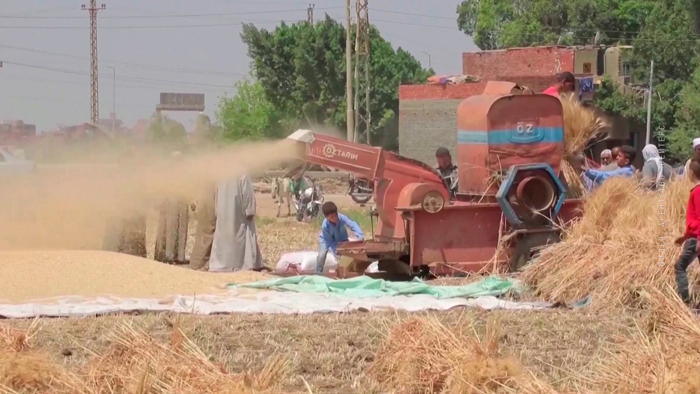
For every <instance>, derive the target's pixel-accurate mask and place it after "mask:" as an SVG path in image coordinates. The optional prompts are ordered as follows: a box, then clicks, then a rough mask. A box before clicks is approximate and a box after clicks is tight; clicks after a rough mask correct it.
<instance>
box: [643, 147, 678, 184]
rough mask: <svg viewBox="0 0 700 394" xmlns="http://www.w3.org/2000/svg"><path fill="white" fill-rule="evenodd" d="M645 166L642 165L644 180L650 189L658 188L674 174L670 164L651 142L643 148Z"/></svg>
mask: <svg viewBox="0 0 700 394" xmlns="http://www.w3.org/2000/svg"><path fill="white" fill-rule="evenodd" d="M642 156H643V157H644V167H642V172H641V177H642V182H644V184H645V185H647V186H648V187H649V188H650V189H652V190H653V189H656V188H657V187H658V186H659V185H660V184H661V183H663V182H667V181H668V180H669V179H670V178H671V174H673V169H672V168H671V166H670V165H668V164H666V163H664V162H663V160H662V159H661V155H659V150H658V149H657V148H656V146H655V145H652V144H649V145H647V146H645V147H644V149H642Z"/></svg>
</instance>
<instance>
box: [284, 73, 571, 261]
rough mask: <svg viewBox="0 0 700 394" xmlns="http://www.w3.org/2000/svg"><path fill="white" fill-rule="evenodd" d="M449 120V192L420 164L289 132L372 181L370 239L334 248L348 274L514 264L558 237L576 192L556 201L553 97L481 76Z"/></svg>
mask: <svg viewBox="0 0 700 394" xmlns="http://www.w3.org/2000/svg"><path fill="white" fill-rule="evenodd" d="M457 128H458V130H457V136H458V138H457V140H458V149H457V158H458V160H457V163H458V168H459V188H458V189H459V190H458V191H457V193H456V194H455V195H450V192H449V191H448V188H447V187H446V186H445V182H444V181H443V179H442V178H441V176H440V174H439V173H438V172H437V171H435V170H434V169H433V168H432V167H430V166H428V165H426V164H424V163H422V162H419V161H416V160H413V159H409V158H406V157H402V156H400V155H397V154H395V153H392V152H387V151H385V150H383V149H382V148H378V147H372V146H367V145H363V144H357V143H352V142H348V141H345V140H341V139H338V138H333V137H330V136H326V135H322V134H316V133H313V132H312V131H309V130H299V131H297V132H295V133H294V134H292V135H291V136H289V138H290V139H292V140H295V141H297V143H298V144H299V149H300V151H301V153H302V154H303V157H304V160H305V161H307V162H311V163H317V164H321V165H324V166H328V167H332V168H337V169H339V170H344V171H347V172H350V173H352V174H355V175H356V176H358V177H362V178H366V179H371V180H374V183H375V185H374V200H375V202H376V212H375V215H376V216H377V217H378V220H377V227H376V229H375V232H374V238H373V239H371V240H364V241H355V242H345V243H342V244H341V245H339V246H338V250H337V252H338V254H339V255H340V256H347V257H350V258H352V259H354V260H355V268H356V270H357V272H362V271H364V269H365V268H366V267H367V266H368V265H369V264H370V263H371V262H373V261H379V270H380V271H394V272H396V271H398V273H403V274H426V273H427V272H428V271H429V272H431V273H433V274H438V275H440V274H456V273H460V272H471V271H479V270H481V269H483V268H485V267H487V266H488V265H489V264H493V263H494V262H495V263H497V264H507V265H509V266H510V268H511V269H512V270H517V269H519V268H520V267H522V266H523V265H524V264H525V263H526V262H527V261H528V260H529V259H530V258H531V255H532V254H533V253H534V252H535V250H536V248H538V247H541V246H542V245H545V244H547V243H551V242H557V241H559V239H560V230H561V224H562V223H564V222H567V221H568V220H570V219H572V218H573V217H575V216H576V215H579V214H580V210H579V209H578V208H579V207H580V205H581V200H572V199H569V200H566V199H565V197H566V186H565V183H564V182H563V181H562V180H561V179H560V165H561V162H562V160H563V155H564V123H563V113H562V106H561V103H560V101H559V100H558V99H557V98H555V97H552V96H549V95H543V94H524V93H523V91H522V90H520V89H519V88H518V87H517V86H516V85H515V84H512V83H508V82H490V83H489V84H487V87H486V89H485V90H484V92H483V94H481V95H478V96H473V97H470V98H467V99H465V100H464V101H463V102H462V103H461V104H460V105H459V108H458V112H457ZM504 219H505V221H504ZM499 240H500V242H501V244H500V245H504V246H505V247H499Z"/></svg>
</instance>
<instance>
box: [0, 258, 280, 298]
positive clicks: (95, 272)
mask: <svg viewBox="0 0 700 394" xmlns="http://www.w3.org/2000/svg"><path fill="white" fill-rule="evenodd" d="M268 277H269V276H267V275H265V274H263V273H258V272H250V271H244V272H236V273H225V274H224V273H222V274H218V273H208V272H199V271H192V270H190V269H189V268H184V267H177V266H172V265H167V264H163V263H158V262H155V261H153V260H147V259H143V258H139V257H134V256H129V255H125V254H119V253H111V252H98V251H44V252H38V251H29V252H23V251H7V252H0V301H5V300H9V301H10V302H19V301H27V300H37V299H42V298H49V297H59V296H71V295H76V296H85V297H90V296H101V295H116V296H123V297H142V298H152V297H164V296H170V295H179V294H182V295H193V294H215V293H219V292H224V291H225V289H224V285H226V284H227V283H233V282H235V283H245V282H253V281H256V280H264V279H267V278H268Z"/></svg>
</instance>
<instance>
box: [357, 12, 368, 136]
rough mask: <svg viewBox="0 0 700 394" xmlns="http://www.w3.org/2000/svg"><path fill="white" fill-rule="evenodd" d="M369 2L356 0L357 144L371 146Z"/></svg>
mask: <svg viewBox="0 0 700 394" xmlns="http://www.w3.org/2000/svg"><path fill="white" fill-rule="evenodd" d="M368 3H369V0H355V11H357V28H356V32H355V95H356V96H355V142H360V143H364V144H367V145H371V144H372V141H371V138H370V134H371V129H372V127H371V125H372V112H371V110H370V101H369V97H370V91H371V86H370V76H369V68H370V47H369V29H370V25H369V9H368V5H369V4H368Z"/></svg>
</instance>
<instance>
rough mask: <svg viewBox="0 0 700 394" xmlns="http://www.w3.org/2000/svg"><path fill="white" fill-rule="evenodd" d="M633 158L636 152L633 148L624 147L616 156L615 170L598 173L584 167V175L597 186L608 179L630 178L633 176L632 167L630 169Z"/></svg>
mask: <svg viewBox="0 0 700 394" xmlns="http://www.w3.org/2000/svg"><path fill="white" fill-rule="evenodd" d="M635 157H637V152H636V151H635V150H634V148H633V147H631V146H627V145H625V146H623V147H621V148H620V153H618V154H617V158H616V159H617V165H618V169H617V170H612V171H599V170H593V169H590V168H585V167H584V168H583V169H584V170H585V172H584V175H585V176H586V177H587V178H588V179H590V180H592V181H594V182H595V183H597V184H601V183H603V182H604V181H605V180H606V179H608V178H610V177H624V178H631V177H633V176H634V167H632V162H633V161H634V159H635Z"/></svg>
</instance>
